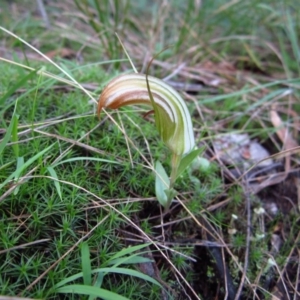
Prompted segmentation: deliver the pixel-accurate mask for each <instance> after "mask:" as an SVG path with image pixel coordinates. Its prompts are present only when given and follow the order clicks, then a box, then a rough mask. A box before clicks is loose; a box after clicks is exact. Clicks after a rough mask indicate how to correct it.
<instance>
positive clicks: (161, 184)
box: [155, 161, 170, 207]
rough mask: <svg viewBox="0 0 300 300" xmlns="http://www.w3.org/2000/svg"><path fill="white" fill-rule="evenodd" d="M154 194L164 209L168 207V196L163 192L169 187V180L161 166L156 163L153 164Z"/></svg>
mask: <svg viewBox="0 0 300 300" xmlns="http://www.w3.org/2000/svg"><path fill="white" fill-rule="evenodd" d="M155 171H156V174H155V194H156V198H157V200H158V202H159V203H160V204H161V205H162V206H163V207H166V206H167V205H168V202H169V201H168V195H167V193H166V192H165V191H166V190H168V189H169V187H170V179H169V177H168V175H167V173H166V171H165V169H164V167H163V166H162V164H161V163H160V162H159V161H157V162H156V164H155Z"/></svg>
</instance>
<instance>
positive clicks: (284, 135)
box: [270, 106, 300, 156]
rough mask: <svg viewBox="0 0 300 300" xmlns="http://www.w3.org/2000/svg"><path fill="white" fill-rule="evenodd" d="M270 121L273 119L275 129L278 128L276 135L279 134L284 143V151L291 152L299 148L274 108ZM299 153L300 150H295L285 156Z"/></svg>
mask: <svg viewBox="0 0 300 300" xmlns="http://www.w3.org/2000/svg"><path fill="white" fill-rule="evenodd" d="M270 119H271V122H272V124H273V126H274V127H275V128H277V131H276V134H277V136H278V138H279V139H280V140H281V141H282V143H283V148H284V150H290V149H293V148H296V147H298V144H297V142H296V141H295V139H294V138H293V137H292V136H291V134H290V133H289V131H288V129H287V128H286V126H285V125H284V123H283V122H282V119H281V118H280V116H279V114H278V113H277V111H276V110H275V107H274V106H273V107H272V109H271V111H270ZM299 151H300V149H295V150H293V151H289V152H285V153H284V156H287V155H291V154H295V153H299Z"/></svg>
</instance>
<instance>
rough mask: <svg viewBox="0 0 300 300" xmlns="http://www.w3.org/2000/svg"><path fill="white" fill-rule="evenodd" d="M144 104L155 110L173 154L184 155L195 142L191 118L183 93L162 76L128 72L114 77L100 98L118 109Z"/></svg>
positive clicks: (160, 131)
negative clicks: (156, 76)
mask: <svg viewBox="0 0 300 300" xmlns="http://www.w3.org/2000/svg"><path fill="white" fill-rule="evenodd" d="M135 104H143V105H147V106H150V107H152V109H153V110H154V116H155V124H156V127H157V129H158V131H159V134H160V136H161V138H162V140H163V141H164V143H165V144H166V145H167V147H168V148H169V149H170V150H171V152H172V153H173V154H175V155H176V156H179V157H181V156H182V155H185V154H187V153H189V152H190V151H191V150H192V149H193V148H194V146H195V140H194V133H193V127H192V121H191V116H190V113H189V111H188V109H187V106H186V104H185V102H184V101H183V99H182V98H181V96H180V95H179V94H178V93H177V92H176V91H175V90H174V89H173V88H172V87H170V86H169V85H167V84H166V83H165V82H163V81H162V80H160V79H158V78H155V77H152V76H146V75H145V74H139V73H134V74H125V75H120V76H118V77H116V78H115V79H113V80H112V81H111V82H110V83H109V84H108V85H107V86H106V87H105V88H104V90H103V92H102V94H101V96H100V99H99V102H98V111H97V112H98V114H100V112H101V110H102V108H103V107H104V108H112V109H117V108H119V107H122V106H125V105H135Z"/></svg>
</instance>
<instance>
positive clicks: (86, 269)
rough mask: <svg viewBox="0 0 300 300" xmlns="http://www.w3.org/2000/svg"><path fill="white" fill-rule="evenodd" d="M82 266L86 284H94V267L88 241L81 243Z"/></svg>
mask: <svg viewBox="0 0 300 300" xmlns="http://www.w3.org/2000/svg"><path fill="white" fill-rule="evenodd" d="M81 268H82V274H83V283H84V285H92V268H91V259H90V249H89V246H88V244H87V243H85V242H84V243H82V245H81Z"/></svg>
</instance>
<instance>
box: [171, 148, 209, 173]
mask: <svg viewBox="0 0 300 300" xmlns="http://www.w3.org/2000/svg"><path fill="white" fill-rule="evenodd" d="M202 151H203V150H202V149H201V148H200V149H195V150H193V151H191V152H190V153H189V154H187V155H186V156H184V157H183V158H182V159H181V161H180V164H179V167H178V169H177V173H176V178H178V177H179V176H180V175H181V174H182V173H183V172H184V170H185V169H186V168H187V167H188V166H189V165H190V164H191V163H192V162H193V160H194V159H195V158H196V157H197V156H198V155H199V154H200V153H201V152H202Z"/></svg>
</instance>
